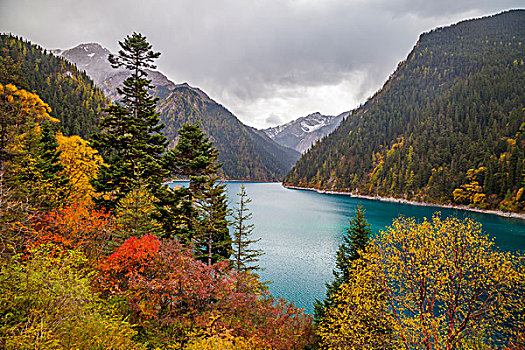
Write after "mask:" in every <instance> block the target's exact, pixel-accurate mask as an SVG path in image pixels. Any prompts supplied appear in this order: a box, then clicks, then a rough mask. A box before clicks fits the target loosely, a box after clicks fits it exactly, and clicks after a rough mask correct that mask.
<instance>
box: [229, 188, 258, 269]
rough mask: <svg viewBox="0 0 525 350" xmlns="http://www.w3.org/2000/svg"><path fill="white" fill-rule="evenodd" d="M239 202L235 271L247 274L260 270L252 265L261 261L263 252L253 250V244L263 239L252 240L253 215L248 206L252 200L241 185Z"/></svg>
mask: <svg viewBox="0 0 525 350" xmlns="http://www.w3.org/2000/svg"><path fill="white" fill-rule="evenodd" d="M237 196H239V202H237V207H236V208H234V211H233V219H234V221H233V225H232V226H233V262H234V266H235V269H236V270H237V271H238V272H247V271H253V270H259V269H260V267H259V266H258V265H251V266H250V264H253V263H257V261H259V256H261V255H262V254H263V252H262V251H261V250H259V249H253V248H251V245H252V244H253V243H257V242H259V241H260V240H261V239H260V238H259V239H250V235H251V234H252V232H253V228H254V225H253V224H251V223H248V222H249V221H250V220H251V217H252V213H251V212H250V210H249V209H248V204H250V203H251V201H252V200H251V199H250V198H249V197H248V195H247V194H246V187H244V184H241V192H239V193H238V194H237Z"/></svg>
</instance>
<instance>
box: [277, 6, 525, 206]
mask: <svg viewBox="0 0 525 350" xmlns="http://www.w3.org/2000/svg"><path fill="white" fill-rule="evenodd" d="M524 61H525V11H523V10H515V11H509V12H504V13H501V14H498V15H494V16H491V17H485V18H481V19H475V20H468V21H464V22H460V23H458V24H456V25H452V26H449V27H445V28H437V29H435V30H432V31H431V32H429V33H424V34H422V35H421V36H420V38H419V41H418V42H417V44H416V45H415V47H414V49H413V50H412V52H411V53H410V54H409V55H408V57H407V59H406V60H405V61H403V62H401V63H400V64H399V66H398V68H397V70H396V71H395V72H394V73H393V74H392V76H391V77H390V78H389V79H388V81H387V82H386V83H385V85H384V86H383V88H382V89H381V90H380V91H379V92H377V93H376V95H374V96H373V97H372V98H371V99H369V100H368V101H367V102H366V103H365V104H364V105H363V106H361V107H360V108H358V109H357V110H356V111H355V112H354V113H353V114H352V115H351V116H350V117H349V118H347V119H346V120H344V121H343V122H342V123H341V126H340V127H339V128H338V129H337V130H336V131H335V132H334V133H332V134H331V135H330V136H329V137H327V138H325V139H324V140H322V141H321V142H319V143H318V144H317V145H316V146H315V147H314V148H313V149H312V150H310V151H309V152H308V153H307V154H305V155H304V156H303V157H302V158H301V159H300V160H299V161H298V162H297V164H296V166H295V167H294V168H293V169H292V171H291V172H290V173H289V174H288V175H287V176H286V178H285V181H284V183H285V184H286V185H293V186H303V187H312V188H319V189H327V190H338V191H349V192H353V193H356V194H357V193H358V194H370V195H379V196H394V197H401V198H407V199H413V200H417V201H425V202H438V203H458V204H469V205H471V206H476V207H481V208H496V209H502V210H512V211H523V208H524V201H525V195H523V185H524V183H523V182H524V174H523V171H524V164H523V162H524V160H525V154H524V150H525V147H524V144H525V136H524V135H523V132H524V131H525V123H524V121H525V111H524V109H523V108H524V107H525V62H524Z"/></svg>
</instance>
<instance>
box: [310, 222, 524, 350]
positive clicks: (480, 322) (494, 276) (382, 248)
mask: <svg viewBox="0 0 525 350" xmlns="http://www.w3.org/2000/svg"><path fill="white" fill-rule="evenodd" d="M519 259H520V258H517V257H516V256H514V255H512V254H511V253H506V252H502V251H500V250H498V249H497V248H496V247H495V245H494V242H493V241H492V240H490V239H488V238H487V237H486V236H485V235H484V234H483V233H482V230H481V225H479V224H477V223H474V222H472V221H471V220H469V219H465V220H463V221H461V220H458V219H454V218H448V219H445V220H442V219H441V218H440V217H439V216H434V217H433V219H432V221H426V220H425V221H424V222H422V223H420V224H418V223H416V221H415V219H398V220H395V221H394V223H393V224H392V226H391V227H389V228H388V229H387V230H386V231H383V232H381V233H380V234H379V236H378V237H377V238H375V239H373V240H372V241H371V242H370V244H369V245H368V246H367V249H366V251H365V252H363V255H362V257H361V259H359V260H356V261H354V262H353V264H352V268H351V269H350V281H349V282H348V283H345V284H343V285H342V286H341V288H340V289H339V291H338V292H337V294H336V295H335V297H334V300H335V307H333V308H331V309H329V310H328V312H327V315H326V317H325V319H324V321H323V322H321V325H320V327H319V329H318V333H319V335H320V337H321V338H322V344H323V345H324V346H325V347H326V348H328V349H351V348H359V347H368V346H371V344H372V346H376V347H383V348H385V347H392V348H405V349H447V350H448V349H456V348H458V347H461V346H462V345H463V344H465V343H466V342H469V341H471V340H472V339H477V340H479V341H480V342H482V343H483V344H486V345H488V346H493V345H494V344H495V343H498V344H500V345H501V344H504V343H505V342H507V341H509V339H512V338H513V336H512V335H513V333H514V332H515V331H519V330H520V329H521V330H522V329H523V327H524V325H525V323H524V318H523V315H524V311H525V304H524V301H523V298H522V297H521V295H522V292H523V290H524V289H523V288H524V283H525V282H524V281H525V275H524V273H525V271H524V267H523V262H522V261H521V262H520V261H519ZM521 259H522V258H521Z"/></svg>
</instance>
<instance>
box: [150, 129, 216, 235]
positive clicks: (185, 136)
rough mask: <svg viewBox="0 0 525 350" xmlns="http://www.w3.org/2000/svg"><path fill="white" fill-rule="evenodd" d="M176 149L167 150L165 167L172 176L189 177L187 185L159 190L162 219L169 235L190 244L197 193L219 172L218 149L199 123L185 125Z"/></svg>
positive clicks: (193, 227)
mask: <svg viewBox="0 0 525 350" xmlns="http://www.w3.org/2000/svg"><path fill="white" fill-rule="evenodd" d="M178 134H179V139H178V142H177V145H176V146H175V148H174V149H172V150H170V151H169V152H167V153H166V155H165V157H164V167H165V168H167V169H168V170H169V175H170V176H172V177H184V178H188V179H189V181H190V185H189V187H188V188H185V187H178V188H174V189H169V188H163V189H162V191H161V192H160V193H159V199H160V203H159V204H160V205H159V217H158V219H159V221H160V222H162V225H163V226H164V230H165V232H166V234H167V236H168V237H173V236H177V237H178V238H179V239H180V240H182V242H184V243H189V242H191V241H192V240H193V239H194V236H195V222H196V218H197V213H196V210H195V208H194V206H193V202H194V199H195V196H196V195H198V194H200V193H201V192H202V191H203V188H204V185H205V183H206V181H207V178H208V176H210V175H213V174H215V173H217V171H218V170H219V168H220V164H217V158H218V152H217V150H216V149H215V148H214V147H213V146H212V144H211V142H210V141H209V140H208V137H207V136H206V134H204V132H203V131H202V130H201V129H200V126H199V124H195V125H191V124H183V125H182V127H181V129H180V130H179V131H178Z"/></svg>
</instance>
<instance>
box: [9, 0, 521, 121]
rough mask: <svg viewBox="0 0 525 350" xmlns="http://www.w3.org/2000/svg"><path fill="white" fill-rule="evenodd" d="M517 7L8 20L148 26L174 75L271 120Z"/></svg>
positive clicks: (93, 0) (31, 36) (80, 12)
mask: <svg viewBox="0 0 525 350" xmlns="http://www.w3.org/2000/svg"><path fill="white" fill-rule="evenodd" d="M513 8H525V0H318V1H315V0H149V1H146V0H0V32H3V33H13V34H16V35H19V36H22V37H23V38H25V39H28V40H30V41H32V42H33V43H36V44H39V45H41V46H42V47H44V48H48V49H57V48H60V49H68V48H72V47H74V46H76V45H78V44H81V43H88V42H97V43H100V44H101V45H102V46H104V47H106V48H108V49H109V50H110V51H112V52H116V51H117V50H118V48H119V46H118V41H119V40H120V41H122V40H123V39H124V38H125V37H126V35H129V34H131V33H132V32H140V33H142V34H143V35H145V36H146V37H147V39H148V41H149V42H150V43H151V44H152V46H153V49H154V50H155V51H160V52H161V53H162V55H161V57H160V59H159V60H158V61H157V66H158V70H160V71H161V72H163V73H164V74H165V75H167V76H168V78H170V80H172V81H174V82H175V83H183V82H187V83H188V84H190V85H192V86H195V87H199V88H200V89H202V90H203V91H205V92H206V93H207V94H208V95H209V96H210V97H211V98H212V99H214V100H215V101H217V102H219V103H220V104H222V105H224V106H225V107H226V108H228V109H229V110H230V111H231V112H232V113H233V114H235V115H236V116H237V117H238V118H239V119H240V120H241V121H242V122H244V123H245V124H247V125H250V126H254V127H257V128H263V127H269V126H275V125H278V124H282V123H285V122H288V121H290V120H293V119H297V118H299V117H302V116H305V115H308V114H310V113H314V112H320V113H322V114H328V115H337V114H339V113H342V112H344V111H348V110H351V109H353V108H355V107H357V106H358V105H360V104H361V103H363V102H365V101H366V99H367V98H368V97H370V96H371V95H373V93H374V92H375V91H377V90H378V89H379V88H380V87H381V86H382V84H383V83H384V82H385V81H386V80H387V78H388V76H389V75H390V74H392V73H393V71H394V70H395V68H396V66H397V64H398V63H399V62H400V61H402V60H403V59H405V58H406V56H407V55H408V53H409V52H410V51H411V50H412V48H413V46H414V45H415V44H416V42H417V40H418V37H419V35H420V34H421V33H423V32H426V31H429V30H431V29H433V28H436V27H440V26H446V25H450V24H453V23H456V22H458V21H461V20H464V19H469V18H474V17H480V16H485V15H491V14H496V13H499V12H501V11H504V10H508V9H513Z"/></svg>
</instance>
